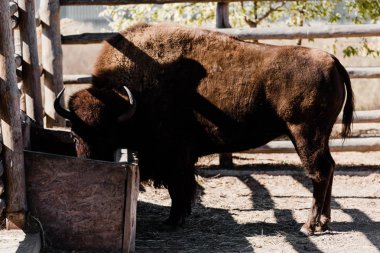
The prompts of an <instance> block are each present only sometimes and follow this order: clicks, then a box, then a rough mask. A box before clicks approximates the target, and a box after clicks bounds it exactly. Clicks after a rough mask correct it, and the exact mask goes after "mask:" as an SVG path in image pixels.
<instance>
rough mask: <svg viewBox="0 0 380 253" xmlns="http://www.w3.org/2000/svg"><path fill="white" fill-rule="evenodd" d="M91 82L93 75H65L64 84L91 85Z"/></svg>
mask: <svg viewBox="0 0 380 253" xmlns="http://www.w3.org/2000/svg"><path fill="white" fill-rule="evenodd" d="M91 81H92V77H91V75H84V74H83V75H63V83H64V84H89V83H91Z"/></svg>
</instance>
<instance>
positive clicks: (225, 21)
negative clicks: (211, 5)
mask: <svg viewBox="0 0 380 253" xmlns="http://www.w3.org/2000/svg"><path fill="white" fill-rule="evenodd" d="M228 13H229V12H228V3H227V2H218V3H217V4H216V13H215V16H216V28H231V25H230V21H229V17H228V16H229V15H228Z"/></svg>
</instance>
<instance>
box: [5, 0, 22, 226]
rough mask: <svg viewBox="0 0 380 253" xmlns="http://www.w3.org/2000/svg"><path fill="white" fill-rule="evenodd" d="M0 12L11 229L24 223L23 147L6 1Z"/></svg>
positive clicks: (8, 217)
mask: <svg viewBox="0 0 380 253" xmlns="http://www.w3.org/2000/svg"><path fill="white" fill-rule="evenodd" d="M0 13H1V15H0V97H1V99H0V115H1V129H2V135H3V157H4V168H5V175H6V178H7V181H6V188H5V190H6V195H7V209H6V212H7V228H8V229H12V228H22V227H23V226H24V224H25V211H26V190H25V171H24V148H23V139H22V131H21V117H20V103H19V99H20V98H19V91H18V89H17V81H16V64H15V60H14V45H13V43H12V31H11V23H10V22H11V17H10V12H9V2H8V1H0Z"/></svg>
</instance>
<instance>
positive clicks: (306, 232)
mask: <svg viewBox="0 0 380 253" xmlns="http://www.w3.org/2000/svg"><path fill="white" fill-rule="evenodd" d="M300 232H301V233H302V234H303V235H306V236H312V235H314V230H313V229H311V228H310V226H307V225H303V226H302V228H301V229H300Z"/></svg>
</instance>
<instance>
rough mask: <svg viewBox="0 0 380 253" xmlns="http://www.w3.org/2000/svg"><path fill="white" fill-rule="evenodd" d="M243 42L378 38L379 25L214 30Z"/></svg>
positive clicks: (72, 38) (93, 39) (87, 37)
mask: <svg viewBox="0 0 380 253" xmlns="http://www.w3.org/2000/svg"><path fill="white" fill-rule="evenodd" d="M215 30H216V31H219V32H222V33H226V34H229V35H232V36H235V37H237V38H240V39H243V40H267V39H311V38H340V37H372V36H380V24H366V25H330V26H328V25H325V26H311V27H307V26H304V27H272V28H227V29H215ZM113 35H115V33H83V34H77V35H65V36H62V44H90V43H100V42H102V41H103V40H106V39H108V38H110V37H112V36H113Z"/></svg>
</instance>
